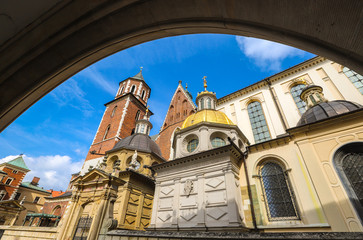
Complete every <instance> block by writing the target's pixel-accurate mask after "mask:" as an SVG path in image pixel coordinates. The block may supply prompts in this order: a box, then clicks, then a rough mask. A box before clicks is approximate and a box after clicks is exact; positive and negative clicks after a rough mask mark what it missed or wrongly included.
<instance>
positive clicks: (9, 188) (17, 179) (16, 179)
mask: <svg viewBox="0 0 363 240" xmlns="http://www.w3.org/2000/svg"><path fill="white" fill-rule="evenodd" d="M13 170H16V169H13V168H9V167H7V166H4V168H3V169H2V171H4V172H6V173H7V174H8V175H7V176H6V177H4V179H3V180H2V181H1V183H3V184H5V183H6V180H7V179H8V178H12V179H13V181H12V182H11V183H10V185H3V187H4V189H5V191H6V192H7V194H6V195H5V197H4V198H3V200H8V199H9V198H10V196H11V195H12V194H13V192H14V191H15V189H16V188H18V186H19V185H20V183H21V182H22V181H23V178H24V177H25V175H26V173H24V172H22V171H19V170H16V171H17V173H13Z"/></svg>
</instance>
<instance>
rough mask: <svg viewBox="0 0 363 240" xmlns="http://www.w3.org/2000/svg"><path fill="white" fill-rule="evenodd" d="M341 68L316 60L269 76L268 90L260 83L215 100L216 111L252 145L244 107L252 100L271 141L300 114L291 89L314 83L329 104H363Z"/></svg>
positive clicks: (249, 126)
mask: <svg viewBox="0 0 363 240" xmlns="http://www.w3.org/2000/svg"><path fill="white" fill-rule="evenodd" d="M341 69H342V67H341V66H340V65H338V64H336V63H334V62H332V61H330V60H326V59H324V58H321V57H317V58H314V59H312V60H309V61H307V62H306V63H302V64H300V65H297V66H295V67H293V68H291V69H288V70H286V71H283V72H281V73H278V74H276V75H273V76H272V77H270V78H269V81H271V89H269V87H268V84H267V82H266V81H264V80H262V81H260V82H258V83H255V84H253V85H251V86H248V87H246V88H245V89H242V90H239V91H237V92H236V93H232V94H230V96H226V97H223V98H221V99H219V100H218V106H217V110H221V111H223V112H224V113H226V115H227V116H228V117H229V118H230V119H231V120H232V121H234V122H236V124H237V125H238V127H239V128H240V129H241V131H242V132H243V133H244V134H245V135H246V137H247V138H248V140H249V141H250V142H251V143H255V139H254V136H253V133H252V128H251V124H250V120H249V114H248V110H247V107H248V104H249V103H251V102H253V101H258V102H260V103H261V106H262V109H263V113H264V117H265V119H266V122H267V126H268V130H269V133H270V136H271V138H272V139H273V138H276V137H277V136H279V135H281V134H284V133H286V131H285V129H284V123H285V125H286V128H292V127H295V126H296V124H297V122H298V121H299V120H300V118H301V113H300V111H299V109H298V108H297V105H296V104H295V102H294V99H293V97H292V94H291V92H290V90H291V88H292V87H294V86H295V85H297V84H316V85H319V86H321V87H323V89H324V96H325V97H326V99H327V100H329V101H332V100H339V99H343V100H348V101H353V102H356V103H359V104H362V105H363V95H362V94H360V92H359V91H358V90H357V88H356V87H355V86H354V85H353V84H352V83H351V81H350V80H349V79H348V78H347V77H346V76H345V75H344V73H343V72H342V71H341ZM274 96H275V99H276V104H275V103H274V99H273V98H274ZM279 110H280V112H281V115H280V114H279Z"/></svg>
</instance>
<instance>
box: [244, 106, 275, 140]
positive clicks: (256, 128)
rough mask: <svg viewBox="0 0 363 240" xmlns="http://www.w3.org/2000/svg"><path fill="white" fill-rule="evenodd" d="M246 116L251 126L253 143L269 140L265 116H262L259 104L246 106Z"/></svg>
mask: <svg viewBox="0 0 363 240" xmlns="http://www.w3.org/2000/svg"><path fill="white" fill-rule="evenodd" d="M247 109H248V116H249V117H250V122H251V126H252V132H253V136H254V138H255V142H256V143H259V142H264V141H267V140H270V139H271V136H270V132H269V130H268V127H267V123H266V120H265V115H263V111H262V106H261V103H259V102H257V101H255V102H252V103H250V104H249V105H248V107H247Z"/></svg>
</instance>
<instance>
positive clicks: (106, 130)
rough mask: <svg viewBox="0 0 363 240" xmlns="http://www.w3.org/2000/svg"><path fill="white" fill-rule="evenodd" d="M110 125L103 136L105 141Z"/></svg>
mask: <svg viewBox="0 0 363 240" xmlns="http://www.w3.org/2000/svg"><path fill="white" fill-rule="evenodd" d="M110 127H111V125H108V126H107V128H106V131H105V135H103V140H105V139H107V135H108V132H109V131H110Z"/></svg>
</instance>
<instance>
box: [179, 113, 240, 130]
mask: <svg viewBox="0 0 363 240" xmlns="http://www.w3.org/2000/svg"><path fill="white" fill-rule="evenodd" d="M200 122H210V123H219V124H227V125H235V124H234V123H233V122H232V121H231V120H230V119H229V118H228V117H227V116H226V114H224V113H223V112H220V111H217V110H213V109H204V110H201V111H198V112H196V113H194V114H192V115H190V116H189V117H187V119H185V120H184V122H183V125H182V127H181V128H182V129H184V128H187V127H190V126H193V125H195V124H198V123H200Z"/></svg>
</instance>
